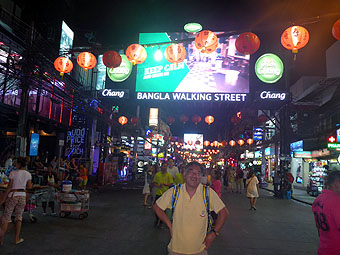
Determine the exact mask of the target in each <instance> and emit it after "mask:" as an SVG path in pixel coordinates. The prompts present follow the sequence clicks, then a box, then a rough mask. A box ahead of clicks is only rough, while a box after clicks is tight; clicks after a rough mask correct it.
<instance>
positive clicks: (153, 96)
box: [137, 92, 247, 102]
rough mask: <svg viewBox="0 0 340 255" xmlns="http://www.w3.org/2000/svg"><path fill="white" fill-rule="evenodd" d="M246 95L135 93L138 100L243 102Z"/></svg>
mask: <svg viewBox="0 0 340 255" xmlns="http://www.w3.org/2000/svg"><path fill="white" fill-rule="evenodd" d="M246 96H247V94H243V93H242V94H229V93H188V92H186V93H182V92H178V93H177V92H175V93H167V92H137V99H138V100H163V101H169V100H173V101H214V102H244V101H245V100H246Z"/></svg>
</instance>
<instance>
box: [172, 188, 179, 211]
mask: <svg viewBox="0 0 340 255" xmlns="http://www.w3.org/2000/svg"><path fill="white" fill-rule="evenodd" d="M180 193H181V184H177V185H175V186H174V190H173V191H172V202H171V208H172V215H174V212H175V208H176V205H177V201H178V197H179V194H180Z"/></svg>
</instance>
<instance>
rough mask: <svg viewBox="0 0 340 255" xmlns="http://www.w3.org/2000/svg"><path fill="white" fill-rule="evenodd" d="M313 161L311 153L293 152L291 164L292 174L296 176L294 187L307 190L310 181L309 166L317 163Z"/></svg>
mask: <svg viewBox="0 0 340 255" xmlns="http://www.w3.org/2000/svg"><path fill="white" fill-rule="evenodd" d="M315 161H316V159H312V152H311V151H295V152H293V157H292V162H291V174H292V175H293V176H294V186H295V187H297V188H306V187H307V184H308V181H309V171H310V168H309V165H310V163H312V162H315Z"/></svg>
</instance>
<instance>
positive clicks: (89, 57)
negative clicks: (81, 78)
mask: <svg viewBox="0 0 340 255" xmlns="http://www.w3.org/2000/svg"><path fill="white" fill-rule="evenodd" d="M77 63H78V65H79V66H80V67H82V68H84V69H85V71H87V70H89V69H92V68H94V67H95V66H96V64H97V59H96V57H95V56H94V55H93V54H92V53H90V52H82V53H80V54H79V55H78V57H77Z"/></svg>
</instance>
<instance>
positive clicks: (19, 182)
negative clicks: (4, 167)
mask: <svg viewBox="0 0 340 255" xmlns="http://www.w3.org/2000/svg"><path fill="white" fill-rule="evenodd" d="M15 164H16V168H17V169H18V170H15V171H12V172H11V173H10V175H9V184H8V186H7V189H6V191H5V194H4V196H3V198H2V200H1V201H0V206H2V205H3V203H5V202H6V205H5V211H4V214H3V216H2V225H1V232H2V233H0V244H1V245H2V243H3V240H4V236H5V234H6V231H7V227H8V223H9V222H11V216H12V213H13V211H15V239H14V243H15V244H19V243H22V242H23V241H24V239H23V238H20V231H21V223H22V214H23V212H24V209H25V205H26V189H27V188H28V189H31V188H32V182H31V180H32V176H31V174H30V173H29V172H28V171H26V166H27V161H26V158H23V157H21V158H18V159H17V160H16V162H15Z"/></svg>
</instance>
